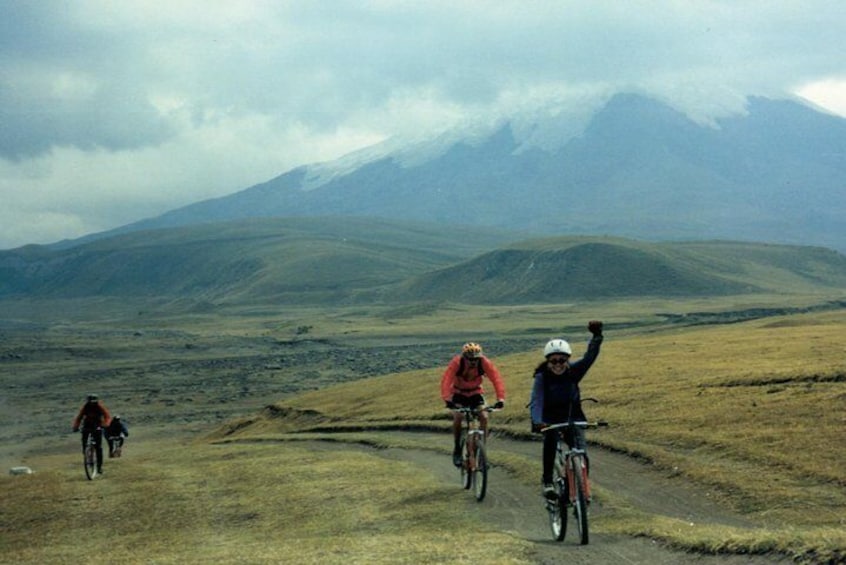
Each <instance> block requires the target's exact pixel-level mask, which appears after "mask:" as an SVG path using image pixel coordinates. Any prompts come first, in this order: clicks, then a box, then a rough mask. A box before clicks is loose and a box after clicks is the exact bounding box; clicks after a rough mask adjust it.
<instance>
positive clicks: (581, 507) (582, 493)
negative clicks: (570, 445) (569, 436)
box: [572, 456, 590, 545]
mask: <svg viewBox="0 0 846 565" xmlns="http://www.w3.org/2000/svg"><path fill="white" fill-rule="evenodd" d="M572 465H573V467H572V472H573V479H574V481H573V483H574V484H575V487H576V492H575V497H574V501H573V515H574V517H575V518H576V525H577V526H578V528H579V542H580V543H581V544H582V545H587V544H588V541H589V537H590V536H589V534H588V509H587V484H586V481H587V470H586V468H585V459H584V457H582V456H579V457H573V458H572Z"/></svg>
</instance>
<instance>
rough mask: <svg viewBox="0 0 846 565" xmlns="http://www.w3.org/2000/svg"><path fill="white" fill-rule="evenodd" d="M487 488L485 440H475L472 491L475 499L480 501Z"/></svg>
mask: <svg viewBox="0 0 846 565" xmlns="http://www.w3.org/2000/svg"><path fill="white" fill-rule="evenodd" d="M487 490H488V456H487V453H486V451H485V442H484V441H482V440H479V439H477V440H476V465H475V468H474V469H473V491H474V493H475V495H476V500H478V501H479V502H481V501H482V500H483V499H484V498H485V493H486V492H487Z"/></svg>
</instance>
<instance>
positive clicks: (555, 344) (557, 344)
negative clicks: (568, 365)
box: [543, 339, 573, 357]
mask: <svg viewBox="0 0 846 565" xmlns="http://www.w3.org/2000/svg"><path fill="white" fill-rule="evenodd" d="M553 353H561V354H562V355H567V356H570V355H572V354H573V350H572V349H571V348H570V344H569V343H567V342H566V341H564V340H563V339H553V340H550V341H549V343H547V344H546V347H544V348H543V356H544V357H549V356H550V355H552V354H553Z"/></svg>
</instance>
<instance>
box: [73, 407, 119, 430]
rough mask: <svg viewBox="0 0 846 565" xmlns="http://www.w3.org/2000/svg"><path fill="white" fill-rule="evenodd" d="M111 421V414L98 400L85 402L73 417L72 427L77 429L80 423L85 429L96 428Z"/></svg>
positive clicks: (104, 425)
mask: <svg viewBox="0 0 846 565" xmlns="http://www.w3.org/2000/svg"><path fill="white" fill-rule="evenodd" d="M111 421H112V415H111V414H109V411H108V410H107V409H106V407H105V406H103V403H102V402H100V401H99V400H98V401H97V402H95V403H92V402H86V403H85V404H83V405H82V408H80V409H79V413H78V414H77V415H76V418H74V419H73V429H74V430H78V429H79V425H80V424H82V427H83V428H85V429H86V430H96V429H97V428H102V427H106V426H108V425H109V423H110V422H111Z"/></svg>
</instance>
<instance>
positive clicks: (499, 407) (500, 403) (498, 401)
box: [494, 400, 505, 410]
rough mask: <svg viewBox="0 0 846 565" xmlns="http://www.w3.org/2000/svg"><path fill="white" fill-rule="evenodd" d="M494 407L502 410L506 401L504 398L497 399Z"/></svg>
mask: <svg viewBox="0 0 846 565" xmlns="http://www.w3.org/2000/svg"><path fill="white" fill-rule="evenodd" d="M494 408H496V409H497V410H501V409H502V408H505V401H504V400H497V401H496V404H494Z"/></svg>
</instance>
